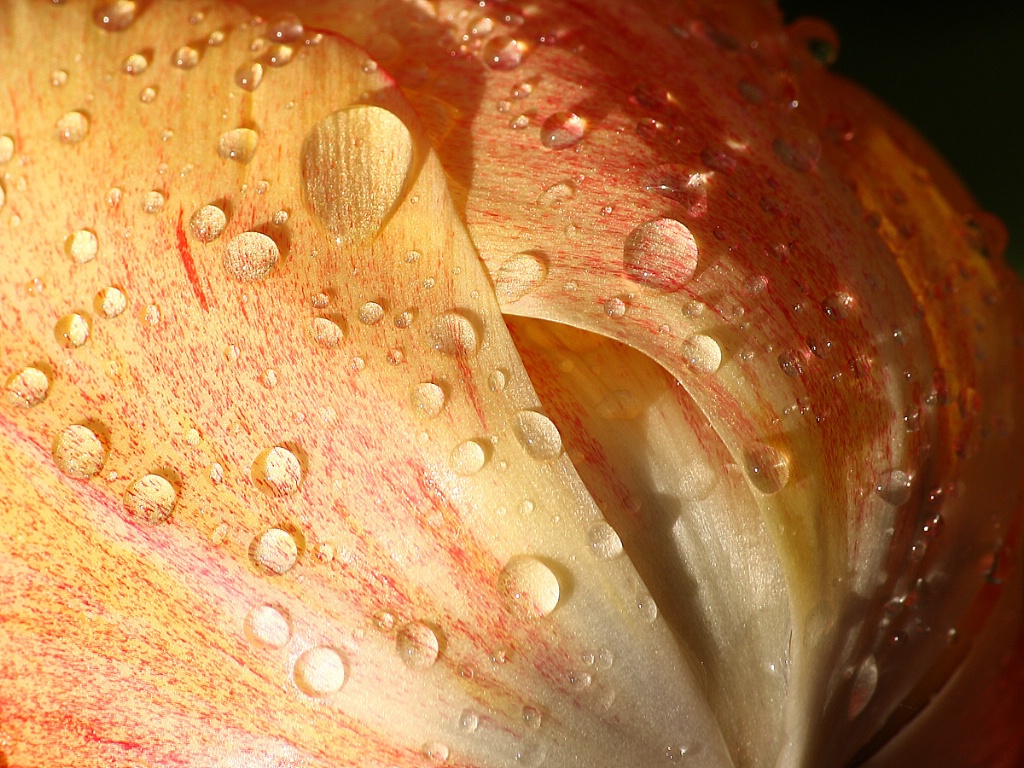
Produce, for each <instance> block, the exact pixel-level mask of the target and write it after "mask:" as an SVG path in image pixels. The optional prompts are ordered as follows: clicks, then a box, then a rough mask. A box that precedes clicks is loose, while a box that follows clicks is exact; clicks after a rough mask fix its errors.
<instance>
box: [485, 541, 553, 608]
mask: <svg viewBox="0 0 1024 768" xmlns="http://www.w3.org/2000/svg"><path fill="white" fill-rule="evenodd" d="M498 592H499V594H500V595H501V597H502V599H503V600H504V601H505V604H506V606H508V608H509V610H510V611H512V613H514V614H515V615H516V616H519V617H520V618H523V619H540V618H543V617H544V616H547V615H548V614H549V613H551V612H552V611H553V610H555V607H556V606H557V605H558V599H559V597H560V595H561V587H560V585H559V583H558V577H557V576H555V573H554V571H552V570H551V569H550V568H549V567H548V566H547V565H545V564H544V563H543V562H541V561H540V560H539V559H537V558H536V557H529V556H519V557H514V558H512V559H511V560H509V562H508V564H507V565H506V566H505V567H504V568H503V569H502V571H501V574H500V575H499V576H498Z"/></svg>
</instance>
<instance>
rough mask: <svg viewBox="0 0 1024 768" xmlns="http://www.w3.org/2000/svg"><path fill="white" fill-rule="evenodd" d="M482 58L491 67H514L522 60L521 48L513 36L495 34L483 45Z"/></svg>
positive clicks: (501, 68) (499, 68)
mask: <svg viewBox="0 0 1024 768" xmlns="http://www.w3.org/2000/svg"><path fill="white" fill-rule="evenodd" d="M483 58H484V63H485V64H487V66H488V67H490V68H491V69H497V70H499V71H504V70H509V69H515V68H516V67H518V66H519V64H520V63H521V62H522V60H523V48H522V46H521V44H520V43H519V41H518V40H516V39H515V38H514V37H510V36H509V35H495V36H494V37H492V38H491V39H490V40H488V41H487V44H486V45H484V49H483Z"/></svg>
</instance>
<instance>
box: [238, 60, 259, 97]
mask: <svg viewBox="0 0 1024 768" xmlns="http://www.w3.org/2000/svg"><path fill="white" fill-rule="evenodd" d="M261 82H263V65H262V64H260V63H259V62H258V61H248V62H246V63H245V64H242V65H241V66H240V67H239V68H238V69H236V70H235V85H237V86H238V87H239V88H241V89H242V90H243V91H250V92H251V91H255V90H256V89H257V88H259V87H260V83H261Z"/></svg>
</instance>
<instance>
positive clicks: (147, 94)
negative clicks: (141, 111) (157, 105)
mask: <svg viewBox="0 0 1024 768" xmlns="http://www.w3.org/2000/svg"><path fill="white" fill-rule="evenodd" d="M154 99H156V88H154V87H153V86H151V85H147V86H146V87H145V88H143V89H142V90H141V91H139V101H141V102H142V103H143V104H152V103H153V100H154Z"/></svg>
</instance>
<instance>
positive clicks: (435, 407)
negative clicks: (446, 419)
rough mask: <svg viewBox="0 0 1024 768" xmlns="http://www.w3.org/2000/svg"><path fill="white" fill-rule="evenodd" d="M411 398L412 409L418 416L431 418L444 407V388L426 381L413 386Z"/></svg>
mask: <svg viewBox="0 0 1024 768" xmlns="http://www.w3.org/2000/svg"><path fill="white" fill-rule="evenodd" d="M411 400H412V407H413V409H414V410H415V411H416V412H417V413H418V414H419V415H420V416H422V417H423V418H426V419H432V418H434V417H435V416H437V415H438V414H439V413H440V412H441V410H442V409H443V408H444V390H443V389H441V388H440V387H439V386H437V384H434V383H433V382H429V381H426V382H423V383H422V384H417V385H416V386H415V387H413V390H412V397H411Z"/></svg>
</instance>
